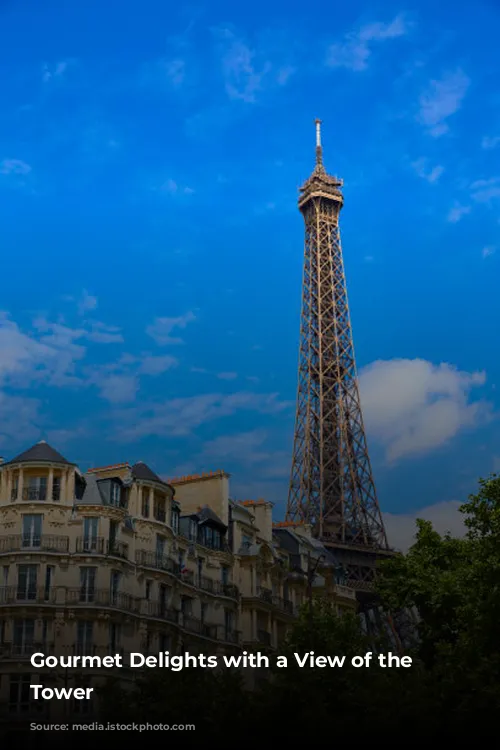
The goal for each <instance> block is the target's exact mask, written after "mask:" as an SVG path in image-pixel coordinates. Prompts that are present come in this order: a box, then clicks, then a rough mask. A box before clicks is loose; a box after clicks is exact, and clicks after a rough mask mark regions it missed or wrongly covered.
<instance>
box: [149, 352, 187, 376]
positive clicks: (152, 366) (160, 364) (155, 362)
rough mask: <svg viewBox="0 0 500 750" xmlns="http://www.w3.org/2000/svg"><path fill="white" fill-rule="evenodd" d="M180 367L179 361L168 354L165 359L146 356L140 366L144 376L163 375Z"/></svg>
mask: <svg viewBox="0 0 500 750" xmlns="http://www.w3.org/2000/svg"><path fill="white" fill-rule="evenodd" d="M177 365H178V360H177V359H176V358H175V357H171V356H169V355H168V354H166V355H165V356H164V357H154V356H152V355H148V356H145V357H144V358H143V360H142V362H141V364H140V366H139V373H141V374H143V375H161V374H162V373H164V372H167V370H171V369H172V368H173V367H176V366H177Z"/></svg>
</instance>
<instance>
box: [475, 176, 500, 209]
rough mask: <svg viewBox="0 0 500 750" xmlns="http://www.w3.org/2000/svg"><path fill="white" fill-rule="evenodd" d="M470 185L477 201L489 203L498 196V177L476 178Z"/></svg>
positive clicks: (499, 179) (499, 195)
mask: <svg viewBox="0 0 500 750" xmlns="http://www.w3.org/2000/svg"><path fill="white" fill-rule="evenodd" d="M470 187H471V190H472V197H473V199H474V200H475V201H476V202H477V203H490V202H491V201H492V200H494V199H495V198H500V177H489V178H488V179H486V180H476V181H475V182H473V183H472V185H471V186H470Z"/></svg>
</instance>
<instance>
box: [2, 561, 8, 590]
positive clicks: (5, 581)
mask: <svg viewBox="0 0 500 750" xmlns="http://www.w3.org/2000/svg"><path fill="white" fill-rule="evenodd" d="M2 584H3V586H5V587H7V586H8V585H9V566H8V565H4V566H3V575H2Z"/></svg>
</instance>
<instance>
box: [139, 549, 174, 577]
mask: <svg viewBox="0 0 500 750" xmlns="http://www.w3.org/2000/svg"><path fill="white" fill-rule="evenodd" d="M135 562H136V565H141V566H143V567H145V568H156V569H157V570H165V571H166V572H167V573H171V574H172V575H174V576H179V575H180V565H179V563H178V562H176V561H175V560H172V558H171V557H168V556H167V555H163V554H161V553H159V552H148V551H147V550H144V549H141V550H137V552H136V553H135Z"/></svg>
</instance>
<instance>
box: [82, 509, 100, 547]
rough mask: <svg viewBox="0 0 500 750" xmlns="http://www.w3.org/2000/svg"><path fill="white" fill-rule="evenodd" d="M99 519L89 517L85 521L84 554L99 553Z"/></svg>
mask: <svg viewBox="0 0 500 750" xmlns="http://www.w3.org/2000/svg"><path fill="white" fill-rule="evenodd" d="M98 531H99V519H98V518H91V517H88V516H87V518H84V519H83V552H98V551H99V550H98V538H97V534H98Z"/></svg>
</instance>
